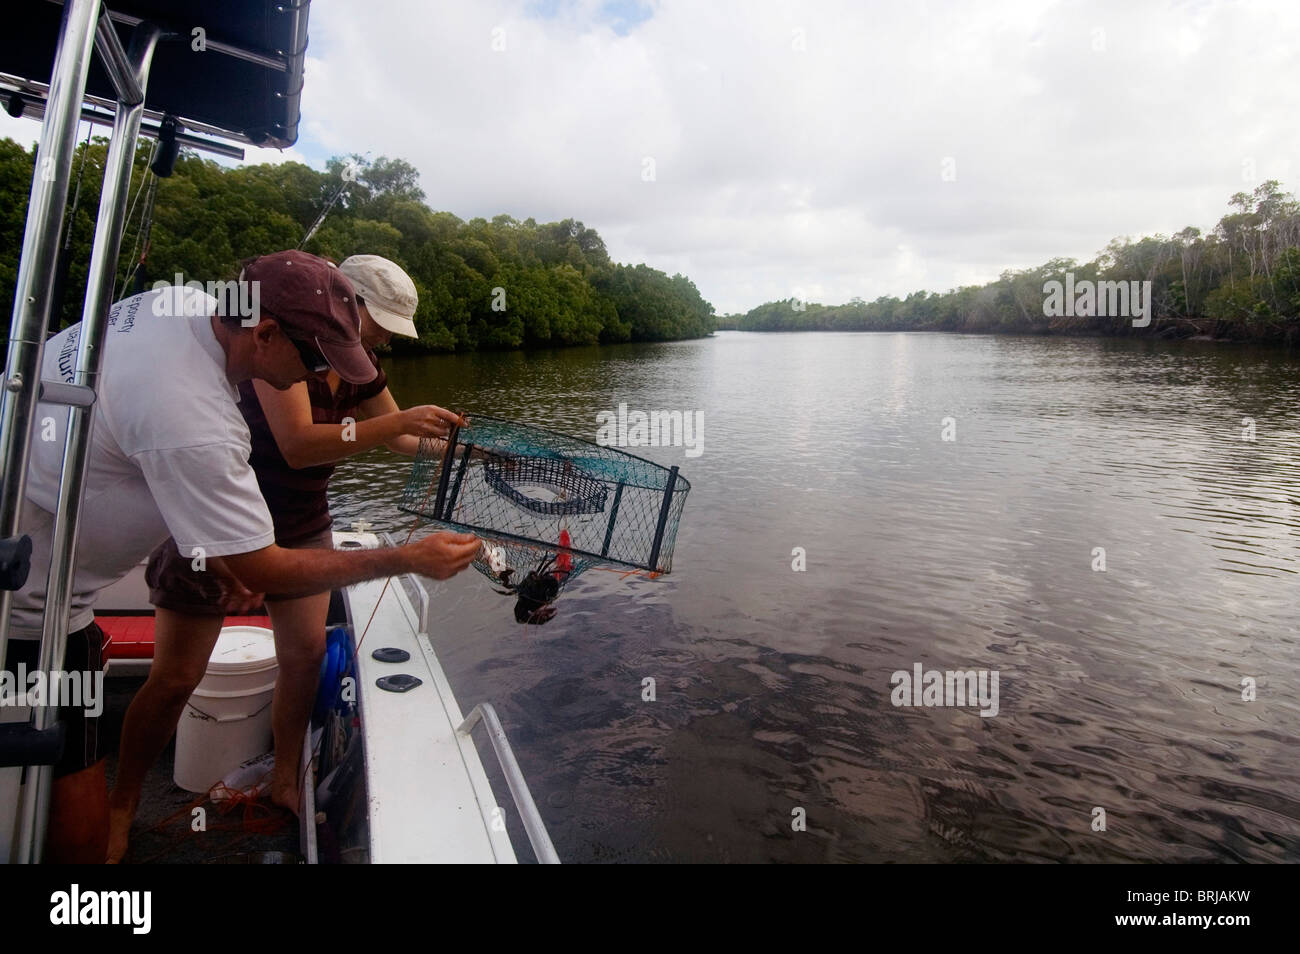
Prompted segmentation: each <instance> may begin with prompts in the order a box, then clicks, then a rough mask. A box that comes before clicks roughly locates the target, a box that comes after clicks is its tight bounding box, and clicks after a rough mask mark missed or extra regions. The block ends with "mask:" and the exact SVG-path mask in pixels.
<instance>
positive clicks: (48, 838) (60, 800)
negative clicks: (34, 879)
mask: <svg viewBox="0 0 1300 954" xmlns="http://www.w3.org/2000/svg"><path fill="white" fill-rule="evenodd" d="M105 788H106V784H105V777H104V760H103V759H100V760H99V761H98V762H96V763H95V764H94V765H91V766H89V767H87V768H84V769H82V770H81V771H80V772H73V773H71V774H69V775H64V776H61V777H60V778H56V779H55V780H54V784H53V786H52V787H51V789H50V819H49V825H48V826H47V828H46V834H45V863H46V864H54V865H98V864H102V863H103V860H104V849H105V846H106V845H107V844H108V806H107V802H106V801H105V798H104V791H105Z"/></svg>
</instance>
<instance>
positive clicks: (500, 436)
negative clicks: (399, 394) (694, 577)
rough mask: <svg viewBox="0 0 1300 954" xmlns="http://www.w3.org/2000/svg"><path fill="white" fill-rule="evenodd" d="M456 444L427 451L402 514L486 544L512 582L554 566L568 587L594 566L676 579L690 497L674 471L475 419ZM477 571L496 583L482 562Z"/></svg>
mask: <svg viewBox="0 0 1300 954" xmlns="http://www.w3.org/2000/svg"><path fill="white" fill-rule="evenodd" d="M454 441H455V442H454V444H453V445H452V446H449V447H446V448H445V449H444V450H443V452H441V453H439V452H438V451H437V450H436V445H435V444H434V443H433V442H431V441H428V442H425V441H422V442H421V445H420V450H419V453H417V455H416V458H415V461H414V463H413V465H412V469H411V478H410V480H409V481H408V482H407V485H406V488H405V490H404V491H403V494H402V500H401V503H400V506H401V509H402V510H404V511H406V512H407V513H411V514H417V515H419V516H421V517H423V518H425V519H426V520H429V521H430V522H432V523H436V524H442V525H444V526H448V527H452V528H454V529H459V530H466V531H469V532H471V533H475V534H478V535H479V536H481V537H483V538H484V539H486V540H488V541H489V542H490V543H491V544H492V545H493V546H494V547H495V548H496V555H497V559H496V560H495V563H496V566H497V567H500V566H501V565H502V562H503V561H504V563H505V564H506V565H507V566H508V567H509V569H510V570H511V571H512V574H513V575H514V581H515V582H517V581H518V579H519V578H521V577H522V576H523V575H525V574H526V573H527V572H528V571H529V570H530V569H536V568H538V567H540V566H542V565H543V564H545V562H546V560H548V559H555V560H556V561H558V562H559V563H560V564H565V563H567V564H570V565H571V566H572V568H573V569H572V572H571V573H570V574H569V576H568V577H567V578H566V582H567V580H571V579H572V578H573V577H574V576H576V575H577V573H579V572H581V571H582V570H583V569H585V568H586V567H588V566H589V565H592V564H597V563H602V564H608V565H611V566H613V567H614V568H616V569H617V568H619V567H623V568H625V569H628V570H633V571H636V570H640V571H643V572H649V573H668V572H670V571H671V570H672V557H673V546H674V544H675V542H676V538H677V526H678V524H679V523H680V521H681V515H682V509H683V508H684V507H685V505H686V495H687V493H688V492H689V491H690V482H689V481H687V480H686V478H685V477H683V476H681V475H680V474H679V473H678V472H677V468H676V467H673V468H668V467H663V466H660V465H659V464H656V463H654V462H653V461H649V460H646V459H645V458H642V457H637V456H636V455H634V454H629V453H627V452H626V451H623V450H620V449H618V448H614V447H604V446H601V445H599V444H594V443H591V442H589V441H583V440H579V439H578V438H575V437H570V436H568V435H565V434H559V433H557V432H555V431H550V430H547V429H545V428H540V427H533V426H531V425H526V424H517V423H514V422H511V421H502V420H499V419H497V418H491V417H482V416H478V415H475V416H474V417H473V418H472V419H471V422H470V424H469V425H468V426H467V427H464V428H462V429H461V430H460V431H459V433H458V434H457V435H456V436H455V439H454ZM475 565H476V567H477V568H478V569H479V570H480V571H481V572H483V573H484V575H485V576H489V577H492V578H495V579H498V580H499V579H500V572H501V571H500V570H499V569H494V568H493V567H492V566H490V564H489V560H488V558H487V556H486V555H484V556H483V557H481V558H480V560H479V561H476V564H475ZM561 568H562V567H561Z"/></svg>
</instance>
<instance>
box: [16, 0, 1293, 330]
mask: <svg viewBox="0 0 1300 954" xmlns="http://www.w3.org/2000/svg"><path fill="white" fill-rule="evenodd" d="M1298 26H1300V6H1297V5H1295V4H1291V3H1286V2H1277V3H1263V2H1261V3H1252V4H1249V5H1247V4H1235V3H1227V2H1224V3H1218V2H1208V0H1207V2H1181V3H1151V4H1130V3H1125V2H1100V3H1090V4H1086V5H1085V4H1075V3H1067V2H1060V3H1050V2H1031V0H1004V2H997V3H981V4H979V5H978V6H976V5H972V4H965V3H957V2H953V3H947V2H936V0H931V2H928V3H909V4H875V3H872V4H867V3H862V2H860V0H844V2H836V0H827V2H807V3H799V2H790V0H718V2H710V3H708V4H701V3H694V2H690V0H659V2H654V3H627V2H621V3H609V2H599V0H578V2H559V0H548V2H546V3H540V4H539V3H525V2H515V3H511V2H505V0H481V2H476V3H475V4H460V3H451V2H447V3H429V4H412V3H408V2H398V0H368V2H367V3H365V4H319V5H317V6H314V7H313V10H312V20H311V47H310V51H311V56H310V59H309V61H308V67H307V77H306V88H305V90H304V96H303V126H302V138H301V140H300V143H299V146H298V147H297V149H298V151H299V153H300V155H302V156H306V157H310V159H311V164H312V165H315V166H316V167H318V168H319V167H320V164H321V162H322V161H323V159H324V158H325V157H327V156H329V155H331V154H335V153H350V152H360V153H366V152H369V153H371V154H372V155H374V156H379V155H389V156H400V157H402V158H405V159H407V160H409V161H411V162H412V163H413V164H415V166H416V167H417V168H418V169H419V170H420V172H421V176H422V184H423V187H424V189H425V192H426V193H427V195H428V201H429V203H430V204H431V205H432V206H433V207H434V208H438V209H447V210H449V211H451V212H454V213H456V214H457V215H460V216H462V217H466V218H468V217H473V216H479V215H481V216H485V217H491V216H493V215H496V214H499V213H502V212H505V213H508V214H511V215H514V216H517V217H519V218H525V217H528V216H533V217H535V218H537V219H539V220H549V219H557V218H563V217H567V216H572V217H574V218H578V219H581V220H582V221H583V222H585V223H586V224H587V225H589V226H592V227H595V228H596V229H598V230H599V231H600V233H601V234H602V235H603V236H604V237H605V239H606V242H607V244H608V246H609V249H610V252H611V254H612V255H613V256H614V257H615V258H616V259H617V260H622V261H645V262H648V263H649V264H651V265H653V266H655V267H657V268H662V269H665V270H667V271H670V272H672V271H681V272H684V273H685V274H687V275H689V276H690V277H691V278H692V279H693V280H694V281H695V283H696V284H697V285H698V286H699V288H700V290H701V292H702V293H703V294H704V295H705V297H706V298H708V299H709V300H711V301H712V302H713V303H714V304H715V305H716V306H717V308H718V310H719V312H729V311H739V310H745V309H748V308H749V307H752V306H753V305H756V304H758V303H760V302H762V301H764V300H767V299H774V298H784V297H789V296H790V295H792V294H794V293H795V289H803V290H805V293H807V294H810V295H812V296H813V297H815V298H822V299H823V300H827V301H844V300H847V299H848V298H850V297H852V296H854V295H861V296H862V297H865V298H868V299H870V298H874V297H876V296H877V295H880V294H886V293H888V294H899V295H902V294H906V293H908V292H909V291H912V290H915V289H916V288H918V287H925V288H929V289H932V290H944V289H946V288H949V287H952V286H954V285H957V284H961V283H970V282H972V281H984V280H988V279H990V278H993V277H995V276H996V275H997V274H998V272H1000V271H1001V270H1002V269H1003V268H1006V267H1027V266H1031V265H1035V264H1039V263H1041V262H1043V261H1046V260H1047V259H1049V258H1053V257H1057V256H1062V255H1066V256H1074V257H1078V258H1085V259H1086V258H1090V257H1092V256H1093V255H1094V254H1095V253H1096V252H1097V251H1098V250H1099V249H1101V248H1102V247H1104V246H1105V244H1106V242H1107V241H1109V240H1110V239H1111V238H1112V237H1114V236H1116V235H1123V234H1131V235H1137V234H1143V233H1150V232H1155V231H1162V232H1166V233H1168V232H1172V231H1176V230H1177V229H1180V228H1182V227H1183V226H1185V225H1196V226H1199V227H1202V228H1208V227H1211V226H1212V225H1213V224H1214V222H1215V221H1217V219H1218V218H1219V217H1220V216H1221V215H1222V214H1223V213H1224V211H1225V210H1226V205H1227V200H1228V197H1229V196H1230V195H1231V194H1232V193H1234V192H1237V191H1239V190H1242V189H1249V188H1252V187H1253V186H1254V185H1255V184H1257V183H1258V182H1259V181H1261V180H1263V179H1265V178H1281V179H1282V180H1283V184H1284V186H1285V187H1287V188H1290V187H1291V182H1290V181H1289V180H1290V177H1291V168H1290V165H1289V162H1290V157H1292V156H1294V155H1296V154H1297V146H1298V145H1300V132H1297V129H1296V124H1295V123H1294V122H1293V118H1294V116H1295V109H1294V106H1295V103H1294V100H1295V94H1294V93H1293V92H1292V89H1293V81H1292V77H1291V73H1292V70H1293V67H1292V64H1293V63H1294V62H1295V61H1296V59H1297V53H1300V49H1298V47H1300V30H1297V27H1298ZM33 128H34V127H33ZM0 131H3V130H2V129H0ZM32 137H34V133H31V134H29V136H28V138H32ZM647 159H652V160H653V170H654V177H653V180H651V181H647V179H646V178H645V177H644V173H645V171H646V169H647V165H646V160H647Z"/></svg>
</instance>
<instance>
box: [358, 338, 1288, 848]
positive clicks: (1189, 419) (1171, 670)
mask: <svg viewBox="0 0 1300 954" xmlns="http://www.w3.org/2000/svg"><path fill="white" fill-rule="evenodd" d="M389 367H390V369H391V370H390V375H389V377H390V382H391V385H392V388H393V391H394V393H395V394H396V396H397V398H398V401H399V403H402V404H403V405H407V404H411V403H419V402H423V401H431V402H434V403H439V404H442V405H444V406H447V407H453V408H457V409H464V410H467V411H469V412H474V411H478V412H479V413H484V414H492V415H497V416H502V417H510V418H518V419H521V420H525V421H530V422H533V423H538V424H543V425H546V426H549V427H553V428H556V429H558V430H562V431H566V432H569V433H572V434H575V435H576V436H579V437H585V438H587V439H594V437H595V430H596V414H597V412H599V411H602V410H612V409H615V408H616V407H617V406H618V404H619V403H620V402H626V403H627V404H628V406H629V407H630V408H641V409H664V410H671V409H678V410H683V411H687V410H690V411H694V410H701V411H703V413H704V422H705V430H704V443H703V447H704V453H703V455H702V456H700V457H696V458H689V459H688V458H686V457H685V455H684V454H683V451H682V449H681V448H652V449H649V450H645V451H643V453H644V454H645V456H648V457H651V458H652V459H654V460H656V461H657V462H659V463H662V464H665V465H672V464H678V465H680V466H681V467H682V472H683V473H684V474H685V475H686V476H687V477H689V478H690V480H691V484H692V488H693V489H692V491H691V496H690V499H689V501H688V503H687V507H686V512H685V515H684V518H683V522H682V526H681V531H680V533H679V536H678V542H677V550H676V555H675V561H674V565H675V569H674V572H673V574H672V575H671V576H670V577H667V578H664V579H660V580H657V581H646V580H639V579H632V580H627V581H624V580H621V579H619V578H617V577H615V576H614V575H613V574H601V573H590V574H587V575H586V576H584V577H583V578H582V579H581V580H580V581H578V582H577V583H575V584H574V586H573V587H571V588H570V589H569V590H567V591H566V593H565V595H564V596H563V597H562V598H561V600H560V602H559V607H560V613H559V616H558V617H557V618H556V620H555V621H554V622H552V623H551V624H549V625H548V626H546V627H520V626H517V625H516V624H515V623H514V621H513V617H512V614H511V602H510V601H509V600H508V599H506V598H505V597H500V596H497V595H496V594H494V593H492V592H491V590H490V589H489V588H488V587H487V585H486V584H485V582H484V581H483V580H482V579H481V578H480V577H478V576H477V575H476V574H472V573H468V574H464V575H462V576H461V577H458V578H457V579H455V580H451V581H449V582H447V583H445V584H441V585H440V586H439V588H438V589H439V607H440V612H441V616H442V624H441V627H440V630H439V633H438V635H437V637H436V646H437V649H438V653H439V656H440V658H441V660H442V662H443V665H444V667H445V668H446V670H447V673H448V676H449V678H450V679H451V683H452V686H453V687H454V689H455V691H456V693H457V696H458V698H459V701H460V702H461V704H462V707H463V708H465V709H468V708H469V707H470V705H472V704H473V703H475V702H477V701H479V700H482V699H490V700H492V701H493V702H495V703H496V704H497V706H498V709H499V710H500V712H501V715H502V718H503V721H504V722H505V724H506V726H507V729H508V731H509V733H510V735H511V738H512V739H513V740H514V741H515V748H516V752H517V754H518V756H519V761H520V763H521V765H522V766H523V768H524V770H525V772H526V774H527V775H528V777H529V779H530V782H531V784H532V786H533V791H534V794H535V796H536V797H537V801H538V804H539V805H540V807H541V810H542V814H543V816H544V817H545V819H546V821H547V824H548V826H549V827H550V829H551V832H552V835H553V837H554V838H555V841H556V845H557V848H558V850H559V852H560V855H561V857H563V858H564V859H565V860H569V861H607V860H634V859H640V860H676V861H773V860H778V861H818V860H832V861H901V860H916V861H1002V860H1069V861H1137V860H1167V861H1203V860H1224V861H1230V860H1252V861H1260V860H1283V859H1289V860H1296V859H1297V858H1300V766H1298V765H1297V760H1296V758H1295V752H1296V751H1297V749H1296V746H1297V742H1300V703H1298V702H1297V699H1298V698H1300V692H1298V690H1300V673H1298V672H1297V670H1298V668H1300V663H1298V662H1297V660H1298V659H1300V655H1298V654H1297V643H1298V642H1300V614H1298V613H1297V610H1296V604H1297V594H1300V512H1298V511H1297V503H1298V502H1300V468H1298V467H1297V458H1298V457H1300V366H1298V365H1297V363H1296V362H1295V360H1294V359H1293V358H1290V357H1288V356H1287V355H1286V354H1284V353H1277V352H1266V351H1255V350H1251V349H1247V348H1243V347H1235V346H1228V347H1224V346H1215V345H1209V344H1198V343H1182V344H1166V343H1154V342H1131V341H1122V340H1095V339H1079V340H1072V339H1061V338H1051V339H1039V338H1004V337H975V336H970V337H967V336H945V335H923V334H912V335H869V334H839V335H831V334H803V335H752V334H740V333H723V334H720V335H718V336H716V337H715V338H713V339H711V340H706V341H694V342H683V343H674V344H666V345H644V346H641V345H628V346H621V347H614V348H603V349H602V348H588V349H574V350H567V351H553V352H543V353H535V354H528V355H525V354H516V353H512V354H483V355H472V356H465V357H434V358H422V359H406V360H391V361H390V362H389ZM945 418H952V419H953V421H952V425H953V427H954V428H955V437H956V440H954V441H950V442H946V441H943V440H942V439H941V432H942V430H943V421H944V419H945ZM1245 418H1251V419H1253V421H1254V425H1255V438H1256V439H1255V440H1254V441H1247V440H1243V439H1242V435H1243V427H1244V426H1245V425H1244V424H1243V419H1245ZM406 473H407V467H406V466H405V464H404V463H403V462H401V461H398V460H395V459H394V458H393V457H392V456H391V455H387V454H385V453H381V452H375V453H372V454H369V455H366V456H365V457H363V458H359V459H357V460H355V461H352V462H349V463H348V464H346V465H344V466H343V467H342V468H341V469H340V471H339V474H338V476H337V477H336V479H335V485H334V491H335V493H334V497H335V515H336V518H337V519H338V520H339V522H340V523H346V522H348V521H350V520H352V519H354V518H356V517H358V516H362V515H364V517H365V518H366V519H367V520H369V521H370V522H371V523H372V524H375V525H377V526H378V527H379V528H380V529H386V530H393V531H396V532H399V533H401V534H404V533H405V532H406V530H407V528H408V527H409V518H407V517H406V516H405V515H404V514H401V513H400V512H398V511H397V510H396V508H395V500H396V498H397V496H398V493H399V492H400V489H401V487H402V485H403V483H404V481H405V477H406ZM795 547H803V548H804V549H805V550H806V553H807V569H806V571H805V572H795V571H793V570H792V568H791V565H792V550H793V548H795ZM1098 548H1102V549H1104V559H1105V571H1104V572H1100V571H1098V570H1094V569H1093V567H1094V565H1097V563H1098V559H1099V554H1100V550H1099V549H1098ZM915 663H921V664H923V665H924V666H925V667H926V668H927V669H931V668H933V669H941V670H951V669H995V670H998V671H999V672H1000V673H1001V679H1000V693H1001V699H1000V713H999V714H998V716H997V717H995V718H989V719H982V718H980V716H979V715H978V713H977V712H976V710H975V709H973V708H966V709H959V708H895V707H894V706H893V705H892V704H891V702H890V690H891V688H892V687H891V683H890V674H891V673H892V672H893V671H895V670H898V669H906V670H910V669H911V668H912V666H913V665H914V664H915ZM1245 677H1250V678H1253V679H1254V680H1256V685H1257V690H1256V691H1257V698H1256V699H1255V701H1253V702H1246V701H1243V699H1242V692H1243V690H1242V679H1243V678H1245ZM647 678H652V679H654V680H655V696H656V698H655V701H653V702H647V701H642V694H643V680H645V679H647ZM503 797H504V795H503ZM1097 807H1101V808H1104V809H1105V812H1106V822H1107V830H1106V831H1104V832H1095V831H1093V830H1092V823H1093V810H1094V808H1097ZM796 808H802V809H804V811H805V812H806V816H807V831H803V832H796V831H792V827H791V820H792V817H793V816H792V811H793V810H794V809H796ZM525 850H526V849H525Z"/></svg>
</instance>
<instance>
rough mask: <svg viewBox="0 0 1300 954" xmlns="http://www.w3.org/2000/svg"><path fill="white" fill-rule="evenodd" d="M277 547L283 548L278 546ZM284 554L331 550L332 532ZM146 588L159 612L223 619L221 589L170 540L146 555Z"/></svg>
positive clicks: (307, 539) (214, 580) (304, 542)
mask: <svg viewBox="0 0 1300 954" xmlns="http://www.w3.org/2000/svg"><path fill="white" fill-rule="evenodd" d="M281 546H284V545H283V544H281ZM285 549H287V550H332V549H334V531H333V530H329V529H326V530H322V531H321V532H320V533H318V534H316V535H315V536H311V537H307V538H305V539H303V540H299V541H297V542H295V543H293V544H290V545H289V546H287V547H285ZM144 579H145V582H146V583H148V584H149V602H150V603H152V604H153V605H154V606H157V607H159V608H160V609H166V610H171V611H172V612H174V613H184V614H185V615H186V616H225V615H226V610H225V609H224V607H223V606H222V593H221V585H220V584H219V583H218V582H217V577H216V574H214V573H211V572H208V571H207V570H195V569H194V562H193V560H191V559H190V558H189V557H186V556H182V555H181V553H180V551H179V550H177V549H176V541H175V540H173V539H172V538H171V537H168V538H167V541H166V542H165V543H162V544H159V546H158V547H157V548H156V549H155V550H154V551H153V553H151V554H149V566H148V567H147V568H146V569H145V571H144Z"/></svg>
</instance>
